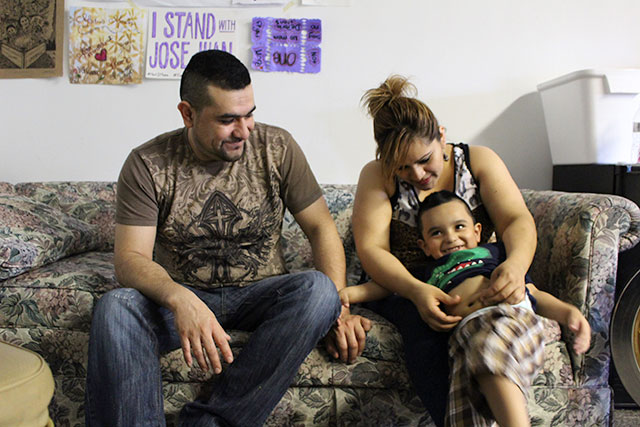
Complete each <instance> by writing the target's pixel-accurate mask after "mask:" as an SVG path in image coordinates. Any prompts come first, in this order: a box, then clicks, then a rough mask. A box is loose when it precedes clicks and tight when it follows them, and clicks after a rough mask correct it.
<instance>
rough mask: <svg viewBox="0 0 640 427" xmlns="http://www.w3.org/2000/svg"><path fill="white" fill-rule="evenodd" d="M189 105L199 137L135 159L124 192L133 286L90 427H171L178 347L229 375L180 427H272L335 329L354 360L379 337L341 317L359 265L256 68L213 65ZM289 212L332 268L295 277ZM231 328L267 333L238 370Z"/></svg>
mask: <svg viewBox="0 0 640 427" xmlns="http://www.w3.org/2000/svg"><path fill="white" fill-rule="evenodd" d="M180 97H181V101H180V103H179V104H178V110H179V111H180V114H181V116H182V119H183V121H184V125H185V127H184V128H183V129H178V130H175V131H172V132H168V133H165V134H163V135H160V136H158V137H156V138H154V139H152V140H151V141H149V142H147V143H145V144H143V145H141V146H140V147H138V148H136V149H134V150H133V151H132V152H131V154H130V155H129V157H128V158H127V161H126V162H125V164H124V166H123V168H122V171H121V173H120V177H119V179H118V191H117V198H118V201H117V213H116V223H117V225H116V240H115V258H114V263H115V269H116V275H117V278H118V281H119V282H120V283H121V284H122V285H123V286H124V287H126V288H122V289H116V290H114V291H111V292H109V293H107V294H106V295H105V296H103V297H102V298H101V299H100V301H99V302H98V304H97V305H96V309H95V312H94V317H93V322H92V329H91V338H90V343H89V364H88V372H87V393H86V413H87V425H90V426H94V425H95V426H98V425H105V426H106V425H108V426H144V425H153V426H157V425H164V414H163V409H162V401H163V398H162V389H161V388H162V385H161V378H160V367H159V362H158V357H159V354H162V353H164V352H167V351H170V350H173V349H176V348H180V347H181V348H182V351H183V354H184V358H185V361H186V362H187V364H188V365H190V366H191V365H192V362H193V358H195V359H196V361H197V362H198V364H199V366H201V367H202V368H203V369H205V370H207V369H208V368H212V369H213V370H214V372H215V373H216V374H218V375H216V377H215V379H214V381H213V392H212V394H211V395H210V396H207V397H206V398H203V399H202V400H198V401H196V402H192V403H190V404H188V405H186V406H185V407H184V409H183V410H182V412H181V414H180V418H181V423H182V425H188V426H205V425H206V426H213V425H237V426H254V425H261V424H263V423H264V421H265V419H266V418H267V416H268V415H269V413H270V412H271V410H272V409H273V408H274V407H275V405H276V404H277V403H278V401H279V400H280V399H281V397H282V395H283V394H284V393H285V392H286V390H287V388H288V386H289V385H290V383H291V381H292V379H293V377H294V375H295V374H296V372H297V370H298V368H299V366H300V364H301V363H302V362H303V360H304V359H305V357H306V356H307V355H308V353H309V352H310V351H311V350H312V349H313V348H314V346H315V345H316V344H317V342H318V341H319V339H321V338H322V337H323V336H324V335H325V334H327V332H328V331H329V330H330V329H331V333H330V334H329V335H328V337H327V349H328V350H329V352H330V353H331V354H332V355H333V356H334V357H339V358H340V359H342V360H343V361H353V360H354V359H355V357H356V356H357V355H359V354H360V353H361V352H362V349H363V347H364V340H365V335H366V331H367V330H368V329H369V328H370V323H369V321H368V320H367V319H364V318H362V317H359V316H353V315H350V313H349V312H348V311H345V310H342V312H340V302H339V299H338V295H337V292H336V290H339V289H341V288H343V287H344V286H345V279H346V278H345V259H344V250H343V247H342V243H341V241H340V238H339V236H338V234H337V231H336V228H335V224H334V223H333V220H332V218H331V216H330V214H329V211H328V209H327V206H326V203H325V201H324V198H323V197H322V193H321V190H320V188H319V186H318V184H317V182H316V180H315V178H314V177H313V174H312V172H311V169H310V168H309V165H308V164H307V162H306V160H305V158H304V155H303V154H302V151H301V150H300V148H299V147H298V145H297V144H296V143H295V141H294V140H293V138H292V137H291V136H290V135H289V134H288V133H287V132H286V131H284V130H282V129H279V128H276V127H273V126H268V125H265V124H261V123H255V122H254V119H253V112H254V111H255V109H256V107H255V104H254V99H253V89H252V86H251V79H250V76H249V73H248V71H247V69H246V67H245V66H244V65H243V64H242V63H241V62H240V61H238V60H237V59H236V58H235V57H233V56H232V55H230V54H228V53H225V52H222V51H215V50H214V51H205V52H200V53H198V54H196V55H194V56H193V57H192V59H191V60H190V62H189V64H188V65H187V68H186V69H185V71H184V73H183V76H182V81H181V85H180ZM285 208H288V209H289V210H290V211H291V213H292V214H293V216H294V217H295V219H296V221H297V222H298V224H300V227H301V228H302V230H303V231H304V233H305V234H306V235H307V237H308V238H309V241H310V243H311V247H312V250H313V254H314V262H315V264H316V268H317V270H318V271H308V272H302V273H297V274H286V273H287V272H286V269H285V266H284V260H283V257H282V255H281V247H280V231H281V227H282V218H283V214H284V210H285ZM338 315H340V321H338V322H336V319H337V318H338ZM332 325H333V327H332ZM225 328H234V329H243V330H249V331H252V332H253V333H252V335H251V338H250V339H249V341H248V343H247V344H246V345H245V346H244V348H243V350H242V351H241V353H240V354H239V355H238V357H237V358H236V359H235V360H234V357H233V355H232V353H231V349H230V346H229V340H230V336H229V335H228V334H227V333H226V332H225ZM217 350H219V351H220V354H221V355H222V359H224V361H226V362H227V363H228V364H229V365H228V366H226V367H225V369H224V371H223V370H222V361H221V360H220V357H219V356H218V351H217Z"/></svg>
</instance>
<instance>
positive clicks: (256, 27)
mask: <svg viewBox="0 0 640 427" xmlns="http://www.w3.org/2000/svg"><path fill="white" fill-rule="evenodd" d="M251 42H252V43H253V47H252V49H251V50H252V52H253V59H252V61H251V67H252V68H253V69H254V70H259V71H267V72H268V71H289V72H294V73H318V72H320V64H321V49H320V46H319V45H320V42H322V23H321V21H320V20H319V19H306V18H302V19H285V18H253V21H252V24H251Z"/></svg>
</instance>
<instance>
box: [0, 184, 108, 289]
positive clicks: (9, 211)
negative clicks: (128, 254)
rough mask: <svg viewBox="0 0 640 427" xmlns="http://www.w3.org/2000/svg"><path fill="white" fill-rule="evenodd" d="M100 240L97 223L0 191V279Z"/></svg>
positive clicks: (74, 251) (59, 257)
mask: <svg viewBox="0 0 640 427" xmlns="http://www.w3.org/2000/svg"><path fill="white" fill-rule="evenodd" d="M99 244H100V235H99V233H98V228H97V227H96V226H94V225H91V224H88V223H86V222H84V221H81V220H79V219H77V218H74V217H72V216H69V215H67V214H65V213H64V212H62V211H59V210H57V209H54V208H52V207H50V206H47V205H45V204H42V203H38V202H36V201H35V200H32V199H29V198H27V197H24V196H19V195H10V194H0V279H7V278H9V277H14V276H17V275H19V274H21V273H23V272H25V271H29V270H31V269H32V268H36V267H39V266H43V265H46V264H49V263H51V262H53V261H57V260H59V259H61V258H64V257H67V256H69V255H73V254H77V253H80V252H85V251H89V250H93V249H96V248H97V247H98V246H99Z"/></svg>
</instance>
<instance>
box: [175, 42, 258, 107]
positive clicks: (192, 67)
mask: <svg viewBox="0 0 640 427" xmlns="http://www.w3.org/2000/svg"><path fill="white" fill-rule="evenodd" d="M249 84H251V77H250V76H249V70H247V67H245V66H244V64H243V63H242V62H240V61H239V60H238V58H236V57H235V56H233V55H231V54H230V53H227V52H224V51H222V50H205V51H203V52H198V53H196V54H195V55H193V56H192V57H191V60H190V61H189V63H188V64H187V67H186V68H185V69H184V72H183V73H182V79H181V80H180V99H181V100H183V101H187V102H188V103H189V104H191V106H192V107H193V108H194V109H196V110H200V109H202V108H204V107H206V106H208V105H210V104H211V97H210V96H209V92H208V90H207V87H208V86H209V85H213V86H216V87H218V88H220V89H224V90H239V89H244V88H245V87H247V86H248V85H249Z"/></svg>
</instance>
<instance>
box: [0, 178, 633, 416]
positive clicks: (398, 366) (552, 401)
mask: <svg viewBox="0 0 640 427" xmlns="http://www.w3.org/2000/svg"><path fill="white" fill-rule="evenodd" d="M323 188H324V190H325V194H326V197H327V201H328V204H329V207H330V210H331V212H332V214H333V215H334V218H335V220H336V223H337V225H338V229H339V231H340V234H341V237H342V238H343V241H344V244H345V250H346V255H347V263H348V276H349V283H350V284H353V283H355V282H356V280H357V278H358V277H359V275H360V266H359V263H358V260H357V257H356V255H355V250H354V244H353V238H352V235H351V231H350V215H351V207H352V202H353V192H354V190H355V186H353V185H324V186H323ZM522 193H523V195H524V198H525V200H526V202H527V205H528V206H529V209H530V210H531V212H532V213H533V215H534V217H535V219H536V223H537V227H538V250H537V253H536V258H535V260H534V263H533V266H532V268H531V271H530V273H531V275H532V277H533V279H534V280H535V282H536V284H537V285H538V286H539V287H541V288H543V289H545V290H547V291H549V292H552V293H553V294H555V295H556V296H558V297H560V298H562V299H564V300H566V301H569V302H571V303H573V304H575V305H576V306H578V307H580V308H581V310H582V311H583V312H584V313H585V314H586V316H587V318H588V319H589V322H590V323H591V327H592V328H593V344H592V346H591V349H590V350H589V351H588V352H587V354H586V355H584V356H582V357H579V356H576V355H575V354H573V353H572V352H571V350H570V349H569V348H568V347H567V345H566V343H565V341H564V338H563V337H565V336H566V335H565V334H566V333H567V331H561V330H560V328H559V327H558V325H557V324H556V323H555V322H552V321H547V336H546V349H545V353H546V360H545V367H544V372H542V373H540V374H539V376H538V377H537V378H536V380H535V386H534V387H533V388H532V389H531V391H530V394H529V409H530V415H531V417H532V423H533V424H534V425H563V426H565V425H566V426H571V425H580V426H586V425H597V426H602V425H607V424H610V423H611V406H612V394H611V389H610V387H609V385H608V383H607V379H608V376H609V363H610V351H609V347H608V342H609V322H610V318H611V313H612V309H613V305H614V288H615V277H616V267H617V255H618V251H620V250H625V249H628V248H630V247H632V246H633V245H634V244H635V243H636V242H637V241H638V240H639V239H640V230H639V228H640V226H639V224H640V209H639V208H638V207H637V206H636V205H635V204H634V203H632V202H630V201H628V200H626V199H623V198H621V197H617V196H609V195H593V194H577V193H574V194H570V193H561V192H553V191H532V190H522ZM114 196H115V193H114V183H106V182H75V183H69V182H48V183H24V184H16V185H12V184H7V183H0V340H2V341H5V342H10V343H13V344H17V345H20V346H24V347H27V348H29V349H31V350H34V351H36V352H38V353H39V354H41V355H42V356H44V358H45V359H46V360H47V361H48V363H49V365H50V367H51V370H52V372H53V375H54V378H55V382H56V390H55V395H54V398H53V401H52V403H51V405H50V412H51V417H52V418H53V420H54V421H55V424H56V425H57V426H79V425H84V413H83V399H84V382H85V374H86V360H87V339H88V330H89V325H90V323H91V311H92V308H93V305H94V303H95V301H96V300H97V299H98V298H100V296H101V295H102V294H103V293H104V292H106V291H108V290H109V289H112V288H114V287H116V286H117V283H116V280H115V277H114V272H113V266H112V249H113V228H114V223H113V217H114ZM283 236H284V241H285V256H286V259H287V262H288V263H289V266H290V268H291V270H299V269H304V268H309V266H310V265H311V252H310V249H309V246H308V244H307V242H306V239H305V238H304V236H303V235H302V233H301V231H300V229H299V228H298V227H297V225H296V224H295V222H294V221H293V219H292V217H291V216H290V215H287V216H286V217H285V222H284V225H283ZM356 310H358V311H359V312H360V313H361V314H363V315H365V316H368V317H370V318H371V319H372V320H373V321H374V323H373V328H372V330H371V332H370V333H369V335H368V337H367V345H366V349H365V352H364V353H363V355H362V356H361V357H360V358H359V359H358V360H357V362H356V363H354V364H350V365H347V364H343V363H340V362H336V361H333V360H331V359H330V358H329V357H328V355H327V353H326V351H325V350H324V348H323V347H322V346H321V345H319V346H318V347H317V348H316V349H315V350H314V351H313V352H312V353H311V354H310V355H309V357H308V358H307V359H306V361H305V362H304V364H303V365H302V366H301V368H300V371H299V373H298V375H297V377H296V378H295V380H294V382H293V384H292V385H291V387H290V388H289V390H288V391H287V393H286V395H285V396H284V398H283V399H282V401H281V402H280V403H279V404H278V406H277V407H276V409H275V410H274V411H273V413H272V414H271V416H270V417H269V419H268V420H267V425H268V426H282V425H319V426H334V425H338V426H357V425H363V426H368V425H388V426H402V425H420V426H422V425H425V426H426V425H430V424H431V419H430V417H429V415H428V414H427V413H426V412H425V411H424V409H423V407H422V405H421V403H420V401H419V400H418V399H417V397H416V396H415V394H414V392H413V391H412V388H411V385H410V382H409V379H408V377H407V372H406V369H405V366H404V363H403V361H402V342H401V338H400V337H399V336H398V334H397V332H396V330H395V328H394V327H393V326H392V325H391V324H389V323H388V322H387V321H385V320H384V319H382V318H380V317H379V316H376V315H375V314H373V313H371V312H368V311H366V310H365V309H357V308H356ZM231 335H232V346H233V349H234V351H239V350H241V348H242V344H243V342H245V340H246V338H247V336H248V335H247V334H246V333H242V332H232V333H231ZM162 376H163V379H164V396H165V412H166V417H167V421H168V424H169V425H172V424H175V421H176V417H177V413H178V411H179V410H180V408H181V406H182V405H183V404H184V403H185V402H186V401H188V400H191V399H193V398H194V397H195V396H196V395H197V394H199V393H204V392H206V389H207V380H208V379H209V376H210V374H208V373H203V372H202V371H200V370H199V369H197V368H194V369H191V370H189V369H188V368H187V366H186V364H185V363H184V362H183V360H182V357H181V354H180V350H177V351H174V352H171V353H169V354H166V355H164V356H163V357H162Z"/></svg>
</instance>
